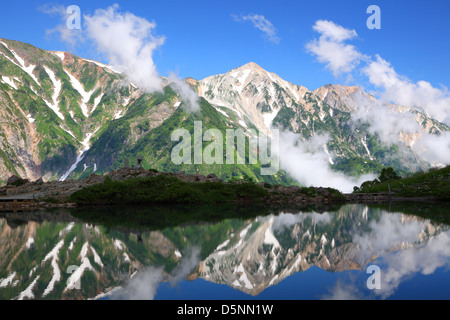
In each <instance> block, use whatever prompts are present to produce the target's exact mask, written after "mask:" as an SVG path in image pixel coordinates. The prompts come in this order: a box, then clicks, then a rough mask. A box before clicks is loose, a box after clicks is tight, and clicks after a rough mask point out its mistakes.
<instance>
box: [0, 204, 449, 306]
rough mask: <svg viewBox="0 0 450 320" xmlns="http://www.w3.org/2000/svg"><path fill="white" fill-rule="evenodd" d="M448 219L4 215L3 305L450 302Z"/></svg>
mask: <svg viewBox="0 0 450 320" xmlns="http://www.w3.org/2000/svg"><path fill="white" fill-rule="evenodd" d="M448 211H449V208H448V206H447V205H430V204H414V205H409V206H406V205H405V206H403V205H401V204H397V205H395V206H391V207H389V206H388V205H387V206H378V207H372V206H367V205H362V204H358V205H357V204H352V205H344V206H340V207H336V208H327V209H323V208H322V209H320V208H308V209H304V210H301V211H299V210H293V209H290V210H279V209H278V210H271V209H268V208H253V207H245V208H242V207H240V208H236V207H229V206H225V207H223V206H216V207H214V206H208V207H197V208H186V207H125V208H83V209H82V208H77V209H70V210H68V209H58V210H51V211H35V212H28V213H26V212H16V213H14V212H3V213H1V212H0V299H62V298H64V299H105V298H106V299H156V300H158V299H159V300H172V299H183V300H186V299H200V300H203V299H208V300H214V299H225V300H227V299H233V300H236V299H237V300H241V299H242V300H247V299H258V300H264V299H283V300H292V299H449V298H450V289H449V288H450V271H449V266H450V230H449V229H450V228H449V225H448V218H445V216H446V215H447V217H448V215H449V214H450V213H449V212H448ZM443 217H444V218H443Z"/></svg>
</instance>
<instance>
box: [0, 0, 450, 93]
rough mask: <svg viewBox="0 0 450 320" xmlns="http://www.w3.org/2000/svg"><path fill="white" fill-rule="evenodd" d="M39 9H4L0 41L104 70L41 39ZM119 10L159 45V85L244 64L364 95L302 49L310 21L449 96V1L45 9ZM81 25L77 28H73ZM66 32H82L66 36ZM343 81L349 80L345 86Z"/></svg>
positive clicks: (355, 80) (357, 76)
mask: <svg viewBox="0 0 450 320" xmlns="http://www.w3.org/2000/svg"><path fill="white" fill-rule="evenodd" d="M44 3H45V1H35V0H33V1H8V2H3V3H2V5H1V11H0V37H3V38H7V39H12V40H19V41H23V42H28V43H31V44H33V45H35V46H37V47H40V48H43V49H48V50H61V51H62V50H64V51H71V52H73V53H75V54H77V55H79V56H82V57H85V58H90V59H96V60H100V61H103V62H107V61H104V60H105V57H103V56H101V55H99V54H98V52H97V51H96V50H95V46H92V45H90V44H89V43H83V44H82V43H75V45H74V46H72V45H69V44H67V43H65V42H63V41H61V40H60V39H59V37H58V35H57V34H56V33H53V34H51V35H48V34H47V30H51V29H53V28H55V27H56V26H57V25H58V24H61V20H62V19H61V17H58V16H57V15H49V14H47V13H44V12H43V10H41V9H40V8H42V5H43V4H44ZM114 3H117V4H118V5H119V8H118V11H119V12H121V13H126V12H130V13H132V14H134V15H136V16H138V17H142V18H145V19H146V20H148V21H151V22H155V23H156V27H155V28H154V29H153V30H152V33H153V34H154V35H155V36H160V37H162V36H164V38H165V41H164V43H163V44H162V45H160V46H159V47H158V48H157V49H156V50H155V51H154V52H153V55H152V56H153V60H154V64H155V65H156V68H157V70H158V72H159V74H161V75H168V74H169V73H170V72H171V71H175V72H176V73H177V74H178V76H180V77H188V76H191V77H193V78H195V79H203V78H205V77H207V76H209V75H214V74H219V73H225V72H227V71H229V70H231V69H233V68H236V67H239V66H241V65H243V64H245V63H247V62H250V61H253V62H255V63H257V64H259V65H261V66H262V67H263V68H265V69H266V70H268V71H271V72H274V73H277V74H278V75H280V76H281V77H282V78H284V79H286V80H288V81H290V82H292V83H295V84H301V85H303V86H305V87H307V88H308V89H311V90H313V89H316V88H318V87H320V86H322V85H325V84H328V83H340V84H349V85H352V84H359V85H362V86H371V85H373V83H370V82H369V80H368V79H367V77H366V76H363V75H361V69H360V68H355V69H353V70H352V71H351V72H344V73H343V74H338V75H334V74H333V72H331V71H330V70H329V69H327V68H326V65H325V64H324V63H320V62H318V57H317V55H314V54H312V53H311V52H308V50H307V49H306V46H307V44H308V43H310V42H311V41H313V40H314V39H318V38H319V37H320V34H319V33H318V32H316V31H314V30H313V26H314V25H315V23H316V22H317V21H319V20H327V21H332V22H333V23H335V24H336V25H339V26H342V27H343V28H346V29H349V30H354V31H355V32H356V34H357V35H356V36H355V37H352V38H351V39H349V40H348V41H346V43H348V44H350V45H352V46H354V47H355V48H357V50H358V52H360V53H361V54H363V55H367V56H370V57H371V59H375V57H376V55H379V56H380V57H382V59H384V60H385V61H387V62H389V63H390V65H391V66H392V67H393V68H394V69H395V71H396V73H397V74H398V75H401V76H402V77H406V78H407V79H409V80H410V81H411V82H412V83H416V82H418V81H420V80H425V81H428V82H429V83H430V84H431V85H432V86H433V87H436V88H441V86H445V87H447V88H449V87H450V79H449V78H450V77H449V74H450V63H449V62H450V61H449V60H450V59H449V58H450V19H449V18H448V16H449V13H450V1H448V0H429V1H417V0H408V1H403V0H396V1H392V0H370V1H367V0H342V1H336V0H314V1H303V0H297V1H284V0H278V1H264V0H258V1H248V0H247V1H235V0H226V1H215V0H209V1H199V0H192V1H176V0H173V1H170V2H168V1H132V0H131V1H130V0H128V1H120V0H117V1H99V0H91V1H75V0H72V1H49V2H47V3H46V4H47V6H52V5H62V6H64V7H67V6H70V5H78V6H79V7H80V10H81V14H82V15H93V14H95V10H96V9H99V8H102V9H106V8H107V7H109V6H111V5H112V4H114ZM372 4H375V5H378V6H379V7H380V9H381V29H380V30H369V29H368V28H367V26H366V20H367V19H368V17H369V16H370V14H367V13H366V9H367V7H368V6H369V5H372ZM250 15H253V16H254V15H259V16H263V17H264V19H265V20H266V21H269V22H270V23H271V24H272V26H273V30H274V35H275V37H276V39H278V41H273V38H272V39H271V38H270V37H269V36H267V34H265V33H264V32H263V31H261V30H260V29H258V28H257V27H256V26H255V25H254V24H253V23H252V21H251V20H249V19H244V17H249V16H250ZM83 23H84V21H83V18H82V24H83ZM75 32H84V30H82V31H75ZM349 75H351V77H350V76H349Z"/></svg>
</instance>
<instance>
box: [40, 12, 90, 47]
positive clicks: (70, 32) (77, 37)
mask: <svg viewBox="0 0 450 320" xmlns="http://www.w3.org/2000/svg"><path fill="white" fill-rule="evenodd" d="M38 10H39V11H41V12H43V13H45V14H48V15H50V16H59V17H60V23H59V24H58V25H57V26H56V27H54V28H53V29H48V30H46V35H47V37H50V36H53V35H58V36H59V38H60V40H61V41H62V42H64V43H67V44H68V45H69V46H70V47H71V48H75V46H76V45H77V44H79V43H84V41H85V39H84V37H83V33H82V32H81V30H78V29H69V28H67V19H68V18H69V17H70V14H68V13H67V8H66V7H64V6H63V5H61V4H58V5H53V4H52V5H51V4H43V5H41V6H39V7H38Z"/></svg>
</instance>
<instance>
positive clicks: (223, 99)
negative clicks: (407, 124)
mask: <svg viewBox="0 0 450 320" xmlns="http://www.w3.org/2000/svg"><path fill="white" fill-rule="evenodd" d="M118 72H119V70H116V68H114V67H112V66H109V65H107V64H103V63H101V62H98V61H94V60H91V59H84V58H80V57H77V56H75V55H73V54H71V53H70V52H63V51H46V50H42V49H39V48H36V47H34V46H32V45H29V44H24V43H21V42H19V41H14V40H7V39H0V109H1V110H0V115H1V119H2V120H3V122H1V123H0V146H1V151H0V181H1V180H3V181H5V180H6V179H7V178H8V177H9V176H11V175H13V174H15V175H19V176H22V177H23V178H29V179H32V180H36V179H38V178H40V177H42V178H43V179H44V180H54V179H66V178H83V177H86V176H87V175H88V174H91V173H93V172H98V173H100V174H101V173H105V172H107V171H110V170H114V169H118V168H119V167H121V166H122V165H123V163H124V161H125V158H129V159H133V158H137V156H139V155H141V156H143V157H144V158H148V159H146V160H144V162H143V163H144V165H145V166H147V167H151V166H152V165H155V166H156V169H158V170H177V169H180V170H181V169H185V168H181V167H176V166H173V165H171V164H168V163H167V161H170V160H169V158H168V157H167V155H168V153H170V150H171V148H170V146H172V147H173V143H172V144H170V146H168V144H169V141H168V140H167V139H168V138H169V136H170V132H168V131H167V127H166V126H168V125H169V123H171V125H170V126H172V128H173V129H174V128H175V127H177V126H183V125H184V124H185V121H186V120H187V119H193V118H192V117H194V118H195V117H197V120H201V121H203V122H205V121H208V119H212V118H214V119H216V120H215V121H213V122H214V123H216V125H218V126H219V128H220V130H226V128H235V129H238V128H241V129H243V130H247V129H252V128H253V129H256V130H257V131H258V132H261V133H262V134H265V135H269V136H270V135H271V133H272V130H273V129H282V130H289V131H291V132H293V133H295V134H297V135H299V136H300V137H301V139H302V140H304V141H306V142H308V141H309V139H311V138H312V137H314V136H316V135H321V134H325V135H328V136H329V137H330V138H329V140H328V141H327V142H326V143H325V144H324V145H322V146H320V147H321V148H320V149H321V152H325V153H326V154H327V155H328V160H329V163H330V165H331V166H332V168H333V169H335V170H340V171H344V172H345V173H349V174H357V175H359V174H363V173H368V172H370V171H377V170H379V169H380V168H381V166H388V165H390V166H393V167H395V168H396V169H398V170H400V171H409V172H412V171H415V170H417V169H420V168H425V167H427V166H428V165H427V164H424V163H423V162H422V161H420V160H418V158H417V157H416V156H415V154H414V152H413V151H412V150H411V147H412V145H413V144H414V142H415V140H416V139H417V138H418V137H420V135H423V134H424V133H432V134H440V133H442V132H445V131H449V130H450V128H448V127H447V126H446V125H444V124H441V123H438V122H437V121H435V120H433V119H431V118H429V117H427V116H426V115H424V114H421V113H420V112H418V111H414V110H413V109H412V108H408V107H402V106H396V105H392V104H384V105H383V106H386V107H387V108H391V109H392V110H393V111H392V112H394V113H395V114H401V113H402V112H403V113H405V114H406V113H407V112H409V113H414V116H415V117H416V118H417V122H418V123H419V124H420V126H421V129H420V132H418V133H417V134H404V135H402V136H401V137H397V138H398V139H397V138H396V139H397V140H396V141H394V142H395V144H392V145H389V144H386V143H385V142H383V141H382V139H381V138H380V136H379V135H377V133H374V132H372V131H371V130H369V129H370V128H369V127H368V124H367V122H364V121H363V120H364V119H362V120H361V121H359V119H357V120H358V121H359V122H355V121H353V120H352V117H353V116H354V115H355V114H358V112H359V113H360V112H361V111H360V108H361V105H364V104H366V102H367V104H370V103H374V104H375V103H376V104H379V103H380V102H379V101H378V100H377V99H375V98H374V97H373V96H371V95H370V94H367V93H365V92H364V91H363V90H362V89H360V88H359V87H356V86H343V85H334V84H327V85H325V86H322V87H320V88H317V89H315V90H313V91H310V90H309V89H307V88H306V87H303V86H301V85H296V84H292V83H290V82H288V81H286V80H284V79H282V78H281V77H280V76H278V75H277V74H275V73H272V72H269V71H267V70H265V69H263V68H262V67H261V66H259V65H258V64H256V63H255V62H249V63H246V64H244V65H243V66H240V67H237V68H234V69H232V70H230V71H228V72H227V73H224V74H218V75H212V76H209V77H206V78H204V79H202V80H196V79H193V78H186V79H184V81H185V83H187V84H188V85H189V86H190V87H191V88H192V89H193V90H194V91H195V92H196V93H197V94H198V95H199V97H200V100H199V101H200V106H201V110H200V112H203V113H204V114H208V117H207V118H205V117H204V116H195V115H194V114H192V113H190V112H187V111H186V110H185V108H184V106H186V105H187V103H188V102H186V101H184V97H182V96H180V94H178V93H177V91H176V90H175V91H174V90H173V89H167V88H170V87H171V86H172V81H171V80H169V78H165V77H161V78H162V79H163V84H164V88H165V89H164V90H165V93H164V92H161V93H147V92H145V91H144V90H142V89H140V88H139V87H138V86H136V85H135V84H133V83H132V82H130V81H129V80H128V79H127V77H126V75H125V74H121V73H118ZM174 89H176V88H174ZM168 90H169V91H168ZM361 99H364V103H362V104H361ZM205 108H207V109H208V111H207V112H206V111H204V110H206V109H205ZM179 109H180V110H179ZM363 111H364V110H363ZM350 120H352V121H353V122H352V123H350V122H349V121H350ZM213 122H212V123H213ZM219 123H220V124H219ZM158 132H159V133H158ZM164 135H165V136H164ZM102 137H103V138H102ZM152 139H153V140H152ZM154 139H159V142H157V141H155V140H154ZM99 141H100V142H101V144H99V143H100V142H99ZM102 141H103V142H102ZM144 141H145V143H144ZM163 141H165V143H166V146H163V145H162V143H163ZM149 143H150V144H151V146H149ZM106 150H110V151H107V152H105V151H106ZM162 155H163V156H162ZM164 162H166V163H164ZM349 162H350V164H349ZM197 169H199V170H202V169H201V168H198V167H196V168H195V170H197ZM206 169H208V170H212V171H211V172H204V173H206V174H209V173H217V174H218V176H220V177H221V178H230V176H232V175H234V174H237V175H238V176H239V175H241V176H242V175H250V176H251V177H253V178H255V179H256V180H258V181H265V180H262V177H260V176H258V175H257V174H256V173H255V172H256V170H257V169H258V166H256V167H251V166H245V167H241V168H239V169H238V168H236V167H232V168H231V167H230V168H228V169H223V168H219V167H218V166H215V167H207V168H205V170H206ZM188 170H189V169H188ZM279 178H280V177H279ZM279 178H276V179H275V180H277V179H278V181H281V180H279ZM285 182H286V181H285Z"/></svg>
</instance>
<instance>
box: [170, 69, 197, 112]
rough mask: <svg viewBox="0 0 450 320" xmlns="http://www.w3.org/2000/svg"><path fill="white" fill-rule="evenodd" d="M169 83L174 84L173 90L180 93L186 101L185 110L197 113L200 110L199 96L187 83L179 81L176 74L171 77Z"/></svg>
mask: <svg viewBox="0 0 450 320" xmlns="http://www.w3.org/2000/svg"><path fill="white" fill-rule="evenodd" d="M169 83H171V84H172V87H173V89H174V90H175V92H176V93H178V94H179V95H180V97H181V99H182V100H183V101H184V108H185V110H187V111H189V112H196V111H198V110H200V105H199V104H198V101H199V96H198V94H197V93H196V92H195V91H194V90H192V89H191V87H189V86H188V84H187V83H186V82H184V81H183V80H181V79H179V78H178V77H177V76H176V75H175V74H174V73H171V74H170V75H169Z"/></svg>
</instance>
